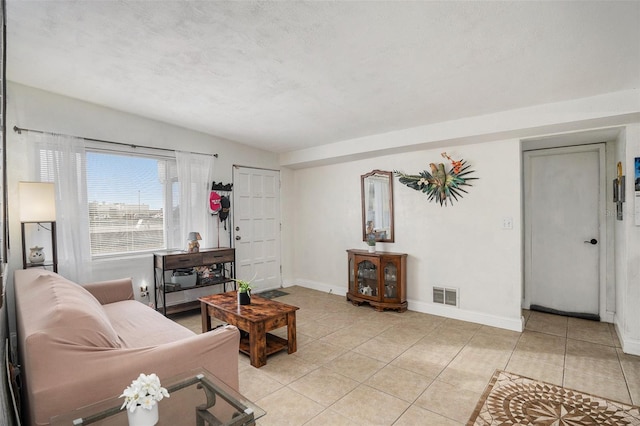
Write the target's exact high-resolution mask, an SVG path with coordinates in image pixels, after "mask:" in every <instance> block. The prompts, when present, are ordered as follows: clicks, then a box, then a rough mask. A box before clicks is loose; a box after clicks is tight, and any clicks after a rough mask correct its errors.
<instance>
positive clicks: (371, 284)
mask: <svg viewBox="0 0 640 426" xmlns="http://www.w3.org/2000/svg"><path fill="white" fill-rule="evenodd" d="M347 253H348V259H349V291H348V292H347V300H350V301H351V303H353V304H354V305H360V304H361V303H363V302H366V303H368V304H370V305H371V306H373V307H374V308H376V310H377V311H382V310H384V309H397V310H398V311H400V312H404V311H406V310H407V295H406V290H407V285H406V265H407V255H406V254H405V253H391V252H384V251H380V252H375V253H370V252H368V251H367V250H347Z"/></svg>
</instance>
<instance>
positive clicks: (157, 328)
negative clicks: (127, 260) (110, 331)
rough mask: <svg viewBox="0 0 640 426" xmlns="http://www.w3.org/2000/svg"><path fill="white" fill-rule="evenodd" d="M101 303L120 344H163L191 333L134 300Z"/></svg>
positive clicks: (135, 345)
mask: <svg viewBox="0 0 640 426" xmlns="http://www.w3.org/2000/svg"><path fill="white" fill-rule="evenodd" d="M102 307H103V309H104V312H105V314H106V315H107V317H108V318H109V321H110V323H111V325H112V326H113V328H114V330H115V331H116V333H118V337H119V338H120V343H121V344H122V347H123V348H143V347H146V346H157V345H163V344H165V343H171V342H175V341H177V340H181V339H187V338H189V337H192V336H194V335H195V333H194V332H193V331H191V330H189V329H188V328H186V327H183V326H181V325H180V324H178V323H176V322H174V321H170V320H169V321H167V318H165V317H164V316H163V315H162V314H161V313H160V312H156V310H155V309H153V308H150V307H148V306H147V305H145V304H144V303H140V302H138V301H137V300H122V301H120V302H115V303H109V304H108V305H103V306H102Z"/></svg>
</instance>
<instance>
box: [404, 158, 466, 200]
mask: <svg viewBox="0 0 640 426" xmlns="http://www.w3.org/2000/svg"><path fill="white" fill-rule="evenodd" d="M441 155H442V157H443V158H446V159H447V160H449V161H450V162H451V168H450V169H449V171H447V170H446V168H445V165H444V164H443V163H440V164H437V165H436V164H434V163H430V164H429V167H430V168H431V172H428V171H426V170H424V171H422V172H420V174H418V175H407V174H404V173H402V172H399V171H395V170H394V173H395V174H396V176H398V178H399V180H400V183H402V184H404V185H406V186H408V187H409V188H413V189H415V190H416V191H421V192H424V193H425V194H426V195H427V196H428V197H429V199H428V200H429V201H434V202H436V203H438V202H439V203H440V205H441V206H442V205H445V206H446V205H447V202H449V203H451V205H453V200H455V201H458V198H462V193H463V192H464V193H465V194H467V191H465V190H464V188H462V187H463V186H472V185H471V184H470V183H469V181H470V180H474V179H478V178H476V177H469V174H471V173H474V171H473V170H469V167H470V166H469V165H468V164H467V162H466V161H465V160H460V161H456V160H454V159H452V158H451V157H450V156H449V155H447V153H446V152H443V153H442V154H441Z"/></svg>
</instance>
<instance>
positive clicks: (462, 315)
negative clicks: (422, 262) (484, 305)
mask: <svg viewBox="0 0 640 426" xmlns="http://www.w3.org/2000/svg"><path fill="white" fill-rule="evenodd" d="M408 302H409V310H411V311H416V312H422V313H425V314H431V315H437V316H441V317H446V318H451V319H457V320H460V321H468V322H473V323H476V324H482V325H487V326H490V327H496V328H502V329H505V330H511V331H517V332H519V333H521V332H522V331H523V330H524V317H523V316H520V317H519V318H507V317H500V316H496V315H490V314H485V313H482V312H474V311H467V310H464V309H460V308H454V307H450V306H441V305H435V304H432V303H424V302H418V301H415V300H414V301H412V300H409V301H408Z"/></svg>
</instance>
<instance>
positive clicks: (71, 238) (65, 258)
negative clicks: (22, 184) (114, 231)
mask: <svg viewBox="0 0 640 426" xmlns="http://www.w3.org/2000/svg"><path fill="white" fill-rule="evenodd" d="M27 137H28V139H29V141H28V142H29V146H30V147H31V148H32V149H31V150H30V153H31V156H32V158H31V170H30V171H29V173H30V178H31V179H32V180H33V181H40V182H54V183H55V189H56V216H57V218H56V219H57V220H56V225H57V246H58V272H59V273H60V274H61V275H63V276H64V277H66V278H68V279H70V280H72V281H75V282H77V283H85V282H89V281H91V265H90V262H91V251H90V250H91V249H90V236H89V207H88V203H87V182H86V173H85V172H86V155H85V144H84V140H83V139H80V138H74V137H72V136H63V135H55V134H50V133H44V134H33V133H29V134H28V136H27Z"/></svg>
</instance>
